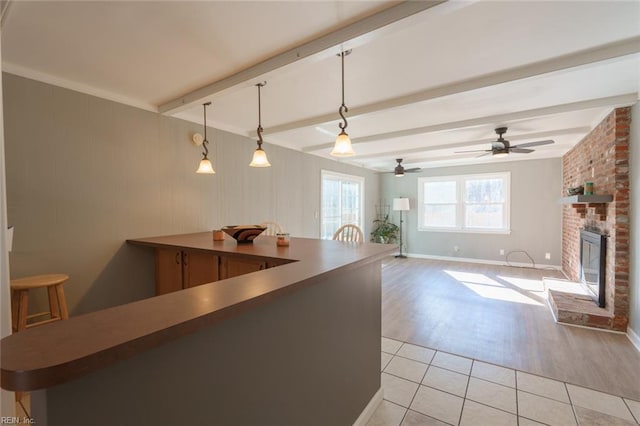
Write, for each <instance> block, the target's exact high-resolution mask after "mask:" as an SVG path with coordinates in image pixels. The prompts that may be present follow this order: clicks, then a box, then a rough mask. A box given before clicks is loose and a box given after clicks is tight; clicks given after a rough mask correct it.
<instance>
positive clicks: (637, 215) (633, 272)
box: [629, 102, 640, 345]
mask: <svg viewBox="0 0 640 426" xmlns="http://www.w3.org/2000/svg"><path fill="white" fill-rule="evenodd" d="M629 151H630V167H629V173H630V175H631V176H630V177H629V179H630V182H629V186H630V188H631V194H630V196H629V201H630V206H629V209H630V213H629V216H630V219H629V220H630V223H629V225H630V226H629V229H630V232H629V234H630V235H629V245H630V247H629V255H630V259H629V293H630V294H629V328H630V329H631V330H633V332H634V333H635V335H636V336H640V287H639V285H638V282H640V261H639V259H638V253H640V234H639V233H638V230H637V224H638V223H640V102H636V104H635V105H634V106H633V108H631V137H630V138H629ZM635 343H636V345H639V344H640V342H638V341H636V342H635Z"/></svg>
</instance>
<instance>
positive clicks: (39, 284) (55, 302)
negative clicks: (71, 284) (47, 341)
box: [11, 274, 69, 332]
mask: <svg viewBox="0 0 640 426" xmlns="http://www.w3.org/2000/svg"><path fill="white" fill-rule="evenodd" d="M68 279H69V276H68V275H67V274H45V275H34V276H30V277H24V278H17V279H14V280H11V325H12V328H13V331H16V332H17V331H21V330H24V329H25V328H29V327H33V326H36V325H42V324H46V323H48V322H52V321H59V320H63V319H67V318H69V312H68V310H67V301H66V299H65V296H64V288H63V284H64V283H65V282H67V280H68ZM38 288H46V289H47V292H48V294H49V311H46V312H40V313H37V314H32V315H28V310H29V290H35V289H38ZM44 315H47V316H49V319H45V320H40V321H35V322H32V323H29V324H27V320H28V319H30V318H35V317H41V316H44Z"/></svg>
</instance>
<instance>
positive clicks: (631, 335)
mask: <svg viewBox="0 0 640 426" xmlns="http://www.w3.org/2000/svg"><path fill="white" fill-rule="evenodd" d="M627 338H628V339H629V340H630V341H631V343H632V344H633V346H635V347H636V349H637V350H638V352H640V336H638V333H636V332H635V331H633V329H632V328H631V327H627Z"/></svg>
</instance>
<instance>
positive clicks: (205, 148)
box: [202, 102, 211, 160]
mask: <svg viewBox="0 0 640 426" xmlns="http://www.w3.org/2000/svg"><path fill="white" fill-rule="evenodd" d="M209 105H211V102H206V103H204V104H202V108H204V140H203V141H202V146H203V147H204V159H205V160H208V158H207V155H209V148H207V144H208V143H209V141H208V140H207V107H208V106H209Z"/></svg>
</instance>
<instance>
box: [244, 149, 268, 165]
mask: <svg viewBox="0 0 640 426" xmlns="http://www.w3.org/2000/svg"><path fill="white" fill-rule="evenodd" d="M249 165H250V166H251V167H269V166H271V163H269V160H268V159H267V153H266V152H264V150H263V149H262V148H257V149H256V150H255V151H253V159H252V160H251V163H249Z"/></svg>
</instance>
